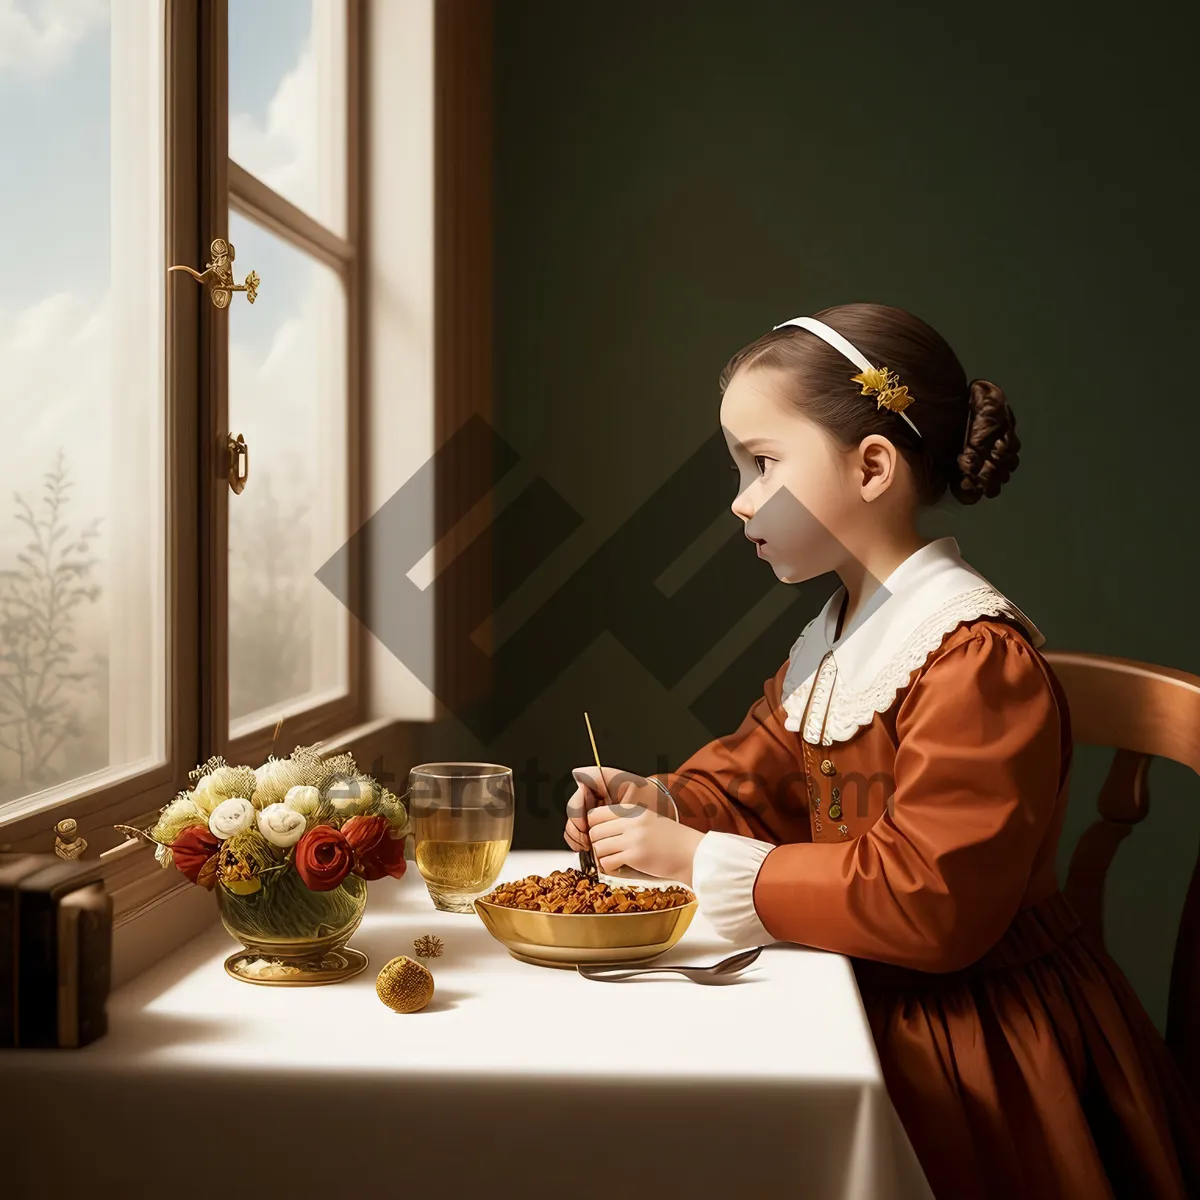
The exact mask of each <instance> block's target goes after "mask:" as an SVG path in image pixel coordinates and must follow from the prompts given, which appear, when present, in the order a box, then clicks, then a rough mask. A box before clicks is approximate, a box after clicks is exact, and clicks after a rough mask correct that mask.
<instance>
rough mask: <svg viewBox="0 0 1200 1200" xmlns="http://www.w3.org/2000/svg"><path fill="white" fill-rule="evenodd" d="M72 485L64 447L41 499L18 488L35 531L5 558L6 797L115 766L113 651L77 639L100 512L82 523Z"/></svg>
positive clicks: (95, 593) (90, 587)
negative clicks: (111, 755) (110, 747)
mask: <svg viewBox="0 0 1200 1200" xmlns="http://www.w3.org/2000/svg"><path fill="white" fill-rule="evenodd" d="M71 489H72V481H71V478H70V473H69V471H68V468H67V462H66V455H65V453H64V451H62V450H61V449H60V450H59V452H58V455H57V458H56V460H55V462H54V465H53V466H52V467H51V468H50V469H49V470H47V471H46V473H45V475H44V476H43V481H42V491H41V496H40V497H39V498H38V500H37V501H36V502H34V501H31V500H30V499H29V498H28V497H26V496H23V495H21V494H20V493H16V494H15V495H14V505H15V511H14V513H13V517H14V520H15V522H16V523H17V524H18V525H21V526H24V528H25V530H26V531H27V534H28V539H29V540H28V541H27V542H26V543H25V545H24V547H23V548H22V549H20V550H19V551H18V552H17V554H16V556H15V563H13V565H11V566H6V567H0V803H3V802H4V801H5V800H10V799H13V798H14V797H17V796H23V795H27V794H29V793H30V792H34V791H38V790H40V789H42V788H46V787H51V786H53V785H54V784H56V783H61V782H62V781H63V780H65V779H70V778H72V777H74V776H78V775H82V774H86V773H87V772H89V771H93V770H97V769H99V768H101V767H104V766H106V765H107V760H108V755H107V727H108V712H107V676H108V658H107V653H106V652H103V651H100V650H96V649H92V650H81V648H80V647H79V646H78V645H77V644H76V625H77V616H78V612H79V609H80V608H81V606H84V605H92V604H95V603H96V601H97V600H98V599H99V597H100V593H101V588H100V585H99V584H98V583H97V582H96V581H95V578H94V577H95V573H96V569H97V567H98V566H99V565H100V560H99V559H98V558H97V557H96V556H95V553H94V551H95V542H96V539H97V538H98V537H99V534H100V518H99V517H95V518H93V519H92V520H90V521H86V522H84V523H82V524H78V523H75V522H74V521H73V520H72V514H71V512H70V508H71ZM97 691H100V696H99V700H100V703H98V704H97V703H95V700H96V693H97Z"/></svg>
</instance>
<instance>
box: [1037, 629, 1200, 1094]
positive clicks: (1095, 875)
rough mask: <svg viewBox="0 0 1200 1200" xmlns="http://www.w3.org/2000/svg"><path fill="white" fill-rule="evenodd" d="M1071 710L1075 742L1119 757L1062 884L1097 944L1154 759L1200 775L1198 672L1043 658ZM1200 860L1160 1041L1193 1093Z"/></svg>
mask: <svg viewBox="0 0 1200 1200" xmlns="http://www.w3.org/2000/svg"><path fill="white" fill-rule="evenodd" d="M1045 658H1046V661H1047V662H1048V663H1049V664H1050V665H1051V667H1052V668H1053V670H1054V673H1055V675H1057V676H1058V679H1059V681H1060V682H1061V683H1062V686H1063V689H1064V691H1065V692H1066V694H1067V701H1068V704H1069V706H1070V710H1071V729H1072V734H1073V736H1074V741H1075V742H1076V744H1079V745H1091V746H1109V747H1112V748H1113V749H1114V750H1115V751H1116V753H1115V754H1114V756H1113V761H1112V766H1111V767H1110V768H1109V772H1108V777H1107V778H1106V779H1105V781H1104V786H1103V788H1102V789H1101V791H1100V798H1099V802H1098V808H1099V811H1100V819H1099V820H1098V821H1097V822H1096V823H1095V824H1094V825H1091V826H1090V827H1089V828H1088V829H1087V830H1085V831H1084V833H1083V836H1082V837H1081V838H1080V839H1079V842H1078V844H1077V845H1076V847H1075V852H1074V854H1072V856H1071V864H1070V867H1069V869H1068V872H1067V882H1066V885H1065V887H1064V888H1063V890H1064V892H1065V893H1066V896H1067V899H1068V900H1069V901H1070V903H1071V906H1072V907H1073V908H1074V909H1075V911H1076V912H1077V913H1078V914H1079V917H1080V920H1081V921H1082V922H1083V926H1084V931H1085V933H1086V935H1087V936H1088V937H1090V938H1093V939H1095V941H1096V944H1098V945H1100V946H1103V945H1104V886H1105V881H1106V878H1107V875H1108V868H1109V866H1110V864H1111V863H1112V861H1113V858H1114V856H1115V855H1116V852H1117V847H1118V846H1119V845H1120V844H1121V842H1122V841H1123V840H1124V839H1125V838H1126V837H1128V836H1129V833H1130V831H1131V830H1132V829H1133V827H1134V826H1135V825H1136V824H1137V823H1138V822H1139V821H1141V820H1143V819H1144V818H1145V816H1146V813H1147V812H1148V811H1149V804H1150V797H1149V793H1148V791H1147V787H1146V774H1147V771H1148V770H1149V767H1150V760H1151V759H1152V758H1155V757H1158V758H1169V759H1172V760H1173V761H1175V762H1179V763H1184V764H1185V765H1186V766H1189V767H1191V769H1192V770H1193V771H1195V772H1196V773H1197V774H1200V676H1196V675H1189V674H1187V673H1186V672H1185V671H1174V670H1171V669H1170V668H1168V667H1155V666H1151V665H1150V664H1148V663H1140V662H1133V661H1131V660H1130V659H1125V658H1109V657H1106V656H1104V655H1100V654H1066V653H1047V654H1046V656H1045ZM1197 1017H1200V860H1198V862H1197V865H1196V868H1195V869H1194V870H1193V871H1192V878H1191V881H1190V883H1189V885H1188V890H1187V897H1186V899H1185V900H1184V904H1183V915H1182V917H1181V919H1180V922H1179V932H1178V934H1177V936H1176V939H1175V955H1174V959H1173V960H1172V963H1171V985H1170V992H1169V995H1168V1001H1167V1031H1166V1042H1167V1045H1168V1047H1169V1048H1170V1050H1171V1053H1172V1054H1173V1055H1174V1057H1175V1059H1176V1061H1177V1062H1178V1063H1179V1066H1180V1068H1181V1069H1182V1071H1183V1073H1184V1075H1185V1077H1186V1078H1187V1080H1188V1083H1189V1084H1190V1085H1191V1087H1192V1089H1193V1091H1195V1092H1196V1094H1197V1095H1200V1022H1198V1021H1197Z"/></svg>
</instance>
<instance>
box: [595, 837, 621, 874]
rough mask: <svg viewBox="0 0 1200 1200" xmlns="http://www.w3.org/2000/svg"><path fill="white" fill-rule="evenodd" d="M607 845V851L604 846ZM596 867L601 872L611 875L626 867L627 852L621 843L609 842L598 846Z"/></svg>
mask: <svg viewBox="0 0 1200 1200" xmlns="http://www.w3.org/2000/svg"><path fill="white" fill-rule="evenodd" d="M605 845H607V847H608V849H607V851H605V850H604V846H605ZM596 866H597V867H599V868H600V870H601V871H604V872H606V873H607V874H609V875H611V874H612V873H613V872H614V871H617V870H620V868H621V867H623V866H625V850H624V846H623V845H622V844H621V843H620V842H613V841H609V842H607V843H600V844H598V845H597V846H596Z"/></svg>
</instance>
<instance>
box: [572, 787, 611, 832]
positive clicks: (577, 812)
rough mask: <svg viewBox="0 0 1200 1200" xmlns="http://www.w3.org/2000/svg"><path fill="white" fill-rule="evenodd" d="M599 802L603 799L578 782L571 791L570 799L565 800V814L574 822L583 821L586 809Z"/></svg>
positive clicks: (585, 817) (585, 816)
mask: <svg viewBox="0 0 1200 1200" xmlns="http://www.w3.org/2000/svg"><path fill="white" fill-rule="evenodd" d="M600 803H603V801H601V800H599V799H598V798H597V797H595V796H594V795H592V793H591V792H590V791H588V789H587V788H586V787H584V786H583V785H582V784H580V785H579V787H577V788H576V789H575V790H574V791H573V792H572V793H571V798H570V800H568V801H567V816H568V817H569V818H570V819H571V820H572V821H575V822H576V823H579V822H582V821H585V820H586V819H587V813H588V809H589V808H592V807H593V806H594V805H596V804H600Z"/></svg>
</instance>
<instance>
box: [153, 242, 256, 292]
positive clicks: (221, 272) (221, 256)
mask: <svg viewBox="0 0 1200 1200" xmlns="http://www.w3.org/2000/svg"><path fill="white" fill-rule="evenodd" d="M208 249H209V252H210V253H211V254H212V258H211V259H210V260H209V261H208V262H207V263H205V264H204V270H203V271H194V270H193V269H192V268H191V267H184V266H176V267H168V268H167V270H168V271H186V272H187V273H188V274H189V275H190V276H191V277H192V278H193V279H194V280H195V281H196V282H197V283H199V284H203V285H204V286H205V287H207V288H208V294H209V296H210V297H211V299H212V302H213V305H214V306H215V307H216V308H228V307H229V301H230V300H231V299H232V298H233V293H234V292H245V293H246V299H247V300H249V301H250V303H251V304H253V303H254V301H255V299H256V298H257V297H258V285H259V284H260V283H261V282H262V280H260V279H259V277H258V272H257V271H251V272H250V273H249V274H248V275H247V276H246V279H245V281H244V282H243V283H234V282H233V260H234V258H235V257H236V252H235V251H234V248H233V246H232V245H231V244H230V243H229V242H227V241H226V240H225V239H224V238H213V240H212V244H211V245H210V246H209V248H208Z"/></svg>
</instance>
